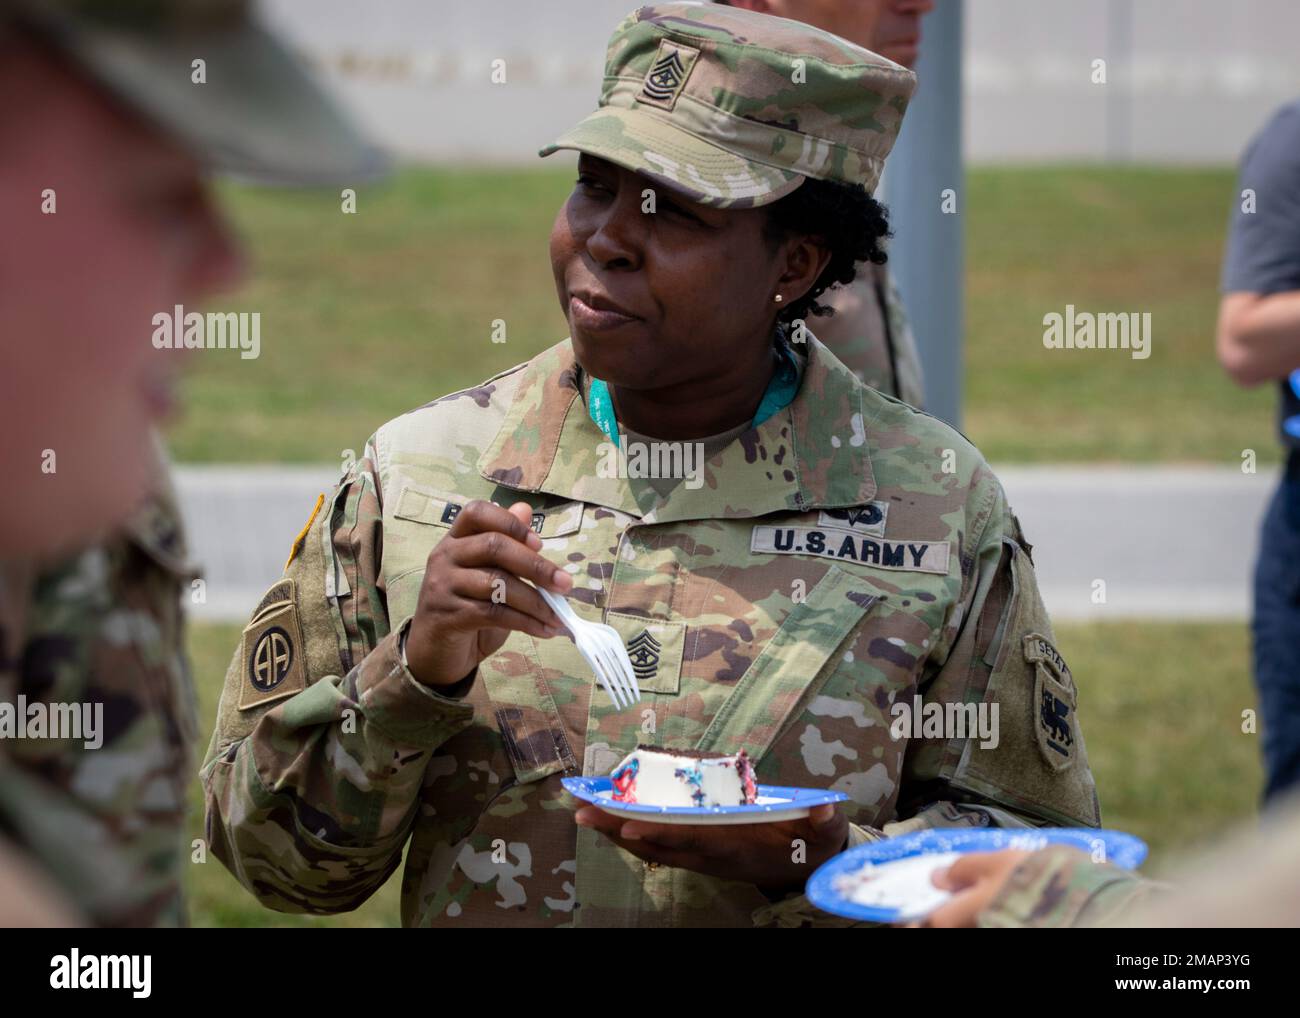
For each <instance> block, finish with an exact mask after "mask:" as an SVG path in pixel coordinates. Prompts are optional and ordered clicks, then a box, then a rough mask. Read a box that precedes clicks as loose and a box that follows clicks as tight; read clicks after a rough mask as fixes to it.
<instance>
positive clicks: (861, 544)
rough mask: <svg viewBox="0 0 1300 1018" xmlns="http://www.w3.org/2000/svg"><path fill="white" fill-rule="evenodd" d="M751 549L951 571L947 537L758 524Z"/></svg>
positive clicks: (918, 570) (883, 566)
mask: <svg viewBox="0 0 1300 1018" xmlns="http://www.w3.org/2000/svg"><path fill="white" fill-rule="evenodd" d="M749 550H750V551H754V552H766V553H768V554H774V555H816V556H818V557H821V558H831V559H835V560H836V561H839V562H858V563H860V564H862V565H864V566H872V567H874V568H876V569H898V570H901V571H903V572H912V573H938V574H939V575H941V576H942V575H946V574H947V572H948V557H949V554H950V552H951V546H950V545H949V543H948V542H947V541H909V540H907V539H905V538H902V539H896V540H893V541H885V540H880V539H878V538H874V537H863V536H860V535H858V534H856V533H851V532H849V531H846V530H840V529H833V528H830V527H827V528H825V529H820V528H817V527H777V526H763V525H760V526H757V527H755V528H754V529H753V530H752V531H751V532H750V538H749Z"/></svg>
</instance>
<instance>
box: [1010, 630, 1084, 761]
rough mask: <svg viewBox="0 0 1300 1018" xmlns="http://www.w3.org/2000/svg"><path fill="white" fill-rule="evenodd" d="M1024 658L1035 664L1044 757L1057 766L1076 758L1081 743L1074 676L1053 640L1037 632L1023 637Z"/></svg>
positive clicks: (1036, 710)
mask: <svg viewBox="0 0 1300 1018" xmlns="http://www.w3.org/2000/svg"><path fill="white" fill-rule="evenodd" d="M1021 646H1022V649H1023V651H1024V655H1025V660H1026V661H1027V662H1029V663H1030V664H1032V665H1033V666H1034V734H1035V735H1036V736H1037V737H1038V750H1039V752H1040V753H1042V754H1043V759H1044V760H1046V761H1047V762H1048V764H1050V765H1051V766H1052V767H1053V768H1055V769H1056V770H1064V769H1065V768H1066V767H1068V766H1070V764H1072V763H1073V762H1074V758H1075V747H1076V745H1077V744H1078V741H1079V740H1078V736H1077V730H1076V727H1075V720H1074V713H1075V705H1076V703H1077V694H1076V692H1075V686H1074V677H1073V676H1072V675H1071V674H1070V668H1069V666H1068V665H1066V663H1065V659H1064V658H1062V657H1061V655H1060V653H1059V652H1058V651H1057V649H1056V648H1055V647H1054V646H1052V642H1051V641H1050V640H1048V639H1047V637H1045V636H1041V635H1039V634H1038V633H1027V634H1025V636H1024V638H1023V640H1022V641H1021Z"/></svg>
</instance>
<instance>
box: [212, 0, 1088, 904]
mask: <svg viewBox="0 0 1300 1018" xmlns="http://www.w3.org/2000/svg"><path fill="white" fill-rule="evenodd" d="M741 40H744V41H741ZM796 61H798V62H800V64H801V65H803V66H806V74H807V82H806V84H803V85H800V86H797V87H794V88H792V87H791V82H792V81H793V80H794V79H793V77H792V74H793V72H794V68H795V64H796ZM913 83H914V79H913V76H912V75H911V74H910V73H909V72H908V71H906V70H905V69H903V68H900V67H898V66H896V65H893V64H891V63H888V62H887V61H884V60H881V59H880V58H878V57H877V56H875V55H874V54H871V53H869V52H866V51H864V50H862V49H860V48H858V47H856V46H853V45H851V44H849V43H847V42H845V41H843V40H841V39H839V38H836V37H834V36H830V35H827V34H825V33H823V32H820V31H818V30H816V29H813V28H808V27H804V26H800V25H796V24H795V23H792V22H784V21H777V20H774V19H771V18H766V17H763V16H760V15H755V14H753V13H751V12H747V11H739V10H732V9H728V8H725V7H718V6H709V5H699V4H665V5H661V6H655V7H647V8H642V9H641V10H639V11H637V12H634V13H633V14H632V15H630V16H629V17H628V18H627V19H626V20H625V21H624V22H623V24H622V25H620V26H619V28H618V29H617V31H616V32H615V34H614V37H613V38H612V40H611V43H610V47H609V51H608V62H607V67H606V78H605V82H604V90H603V92H602V97H601V106H600V109H599V110H597V111H596V112H595V113H593V114H592V115H591V116H590V117H588V118H587V119H586V120H584V121H583V122H582V123H581V124H579V125H578V126H577V127H575V128H574V129H573V130H571V131H570V132H568V133H567V134H566V135H564V136H563V137H562V138H561V139H560V140H559V141H558V142H556V144H555V145H553V146H550V147H548V149H546V150H544V151H543V154H550V153H551V152H553V151H556V150H558V149H562V148H563V149H576V150H578V151H579V152H580V153H581V155H580V158H579V167H578V172H579V177H578V182H577V184H576V186H575V189H574V192H573V194H572V195H571V196H570V198H569V200H568V202H567V203H566V204H565V206H564V207H563V208H562V209H561V210H560V212H559V215H558V216H557V218H556V221H555V225H554V228H553V231H552V235H551V261H552V267H553V270H554V274H555V278H556V287H557V293H558V295H559V297H560V303H561V306H562V307H563V308H564V309H565V312H566V315H567V318H568V325H569V328H570V330H571V333H570V334H571V337H572V338H571V340H565V341H564V342H561V343H559V344H557V345H556V346H554V347H552V348H551V349H549V350H546V351H544V352H543V353H541V354H539V355H538V356H537V357H535V358H533V359H532V360H531V361H529V362H527V363H525V364H521V365H518V366H516V367H514V368H511V369H509V370H507V371H504V372H502V373H501V374H499V375H497V376H495V377H494V378H491V379H489V380H487V381H486V382H484V383H482V384H481V385H479V386H476V387H474V388H471V389H468V390H465V391H462V392H458V393H453V394H451V395H448V396H444V397H442V398H441V399H437V400H434V401H433V402H432V403H429V404H428V405H426V406H424V407H421V408H419V409H417V410H415V411H413V412H411V413H408V414H406V415H404V416H401V417H398V418H396V419H395V420H393V421H390V422H389V423H388V424H386V425H384V426H383V427H382V428H380V430H379V431H378V433H377V434H376V435H375V436H373V437H372V439H371V440H370V441H369V442H368V443H367V446H366V450H365V454H364V456H363V457H362V459H361V460H360V461H359V462H358V463H357V464H356V465H355V466H354V467H353V468H351V469H350V470H349V471H348V473H347V474H346V475H345V476H344V478H343V480H342V483H341V484H340V486H339V487H338V488H337V489H336V490H335V492H334V493H333V495H332V496H331V497H330V498H328V499H327V500H325V502H324V505H323V508H322V507H320V506H319V505H318V511H317V512H314V513H313V514H312V518H311V519H310V520H309V521H308V526H307V527H306V528H305V530H304V534H303V537H302V538H301V539H300V540H299V541H298V542H295V544H294V546H293V551H292V555H291V559H290V563H289V565H288V566H287V568H286V571H285V574H284V578H283V579H281V580H280V581H279V582H277V583H276V584H275V585H274V586H273V587H272V588H271V589H270V590H269V591H267V593H266V595H265V597H264V598H263V600H262V602H261V604H260V605H259V606H258V607H257V609H256V610H255V611H254V613H253V615H252V617H251V619H250V621H249V624H248V626H247V627H246V628H245V630H244V634H243V638H242V641H241V644H240V646H239V647H237V648H236V650H235V653H234V656H233V658H232V660H231V664H230V668H229V670H228V672H227V675H226V685H225V689H224V691H223V694H222V699H221V704H220V707H219V715H218V719H217V725H216V729H215V731H214V734H213V739H212V744H211V746H210V748H209V752H208V757H207V760H206V762H205V764H204V768H203V782H204V787H205V793H206V803H207V830H208V837H209V840H210V842H211V844H212V847H213V851H214V853H215V854H217V855H218V856H219V857H220V858H221V859H222V860H223V861H224V862H225V863H226V864H227V865H228V866H229V868H230V869H231V871H232V873H234V874H235V875H236V877H237V878H238V879H239V880H240V881H241V882H242V883H243V884H244V885H245V886H246V887H247V888H248V889H249V890H250V891H252V893H253V894H255V895H256V896H257V897H258V899H259V900H261V901H262V902H264V903H265V904H267V905H268V906H270V907H272V908H276V909H280V910H284V911H298V912H313V913H329V912H340V911H346V910H349V909H352V908H354V907H356V906H357V905H358V904H359V903H360V902H361V901H363V900H364V899H365V898H366V897H367V896H368V895H370V894H371V893H372V892H373V891H374V890H375V889H376V888H378V887H379V886H380V885H381V884H382V883H383V882H384V880H385V879H386V878H387V877H388V875H389V874H390V873H392V872H393V870H394V869H395V868H396V867H397V866H398V865H399V864H400V862H401V859H402V854H403V849H404V848H406V846H407V844H408V842H409V843H410V845H409V851H407V854H406V868H405V875H404V881H403V894H402V920H403V923H404V924H405V925H408V926H409V925H456V924H465V923H468V924H477V925H515V924H520V925H538V926H552V925H562V924H577V925H589V926H590V925H703V924H708V925H740V926H747V925H751V924H758V925H774V924H788V925H799V924H807V923H817V922H822V921H826V922H835V920H832V919H831V918H830V917H826V916H822V915H819V914H818V913H816V912H815V910H813V909H812V908H811V907H810V906H809V905H808V903H807V901H806V899H805V898H804V897H803V895H802V893H801V889H802V885H803V883H804V881H805V879H806V878H807V876H808V874H809V873H810V872H811V870H812V867H814V866H815V865H817V864H818V863H820V862H821V861H823V860H825V859H826V858H829V857H830V856H831V855H833V854H834V853H836V852H838V851H840V850H841V849H843V848H844V847H845V846H846V845H847V844H855V843H858V842H861V841H863V840H866V839H871V838H879V837H882V836H884V835H885V834H889V833H899V832H902V831H907V830H913V829H917V828H922V827H927V826H970V825H976V826H980V825H987V824H996V825H1011V826H1025V825H1038V824H1044V823H1056V824H1067V825H1078V824H1083V825H1096V824H1098V822H1099V815H1098V807H1097V799H1096V791H1095V788H1094V786H1093V780H1092V775H1091V772H1090V770H1089V767H1088V762H1087V755H1086V752H1085V749H1084V745H1083V740H1082V737H1081V735H1080V733H1079V731H1078V724H1077V720H1076V715H1075V711H1074V707H1075V706H1076V701H1077V691H1076V689H1075V685H1074V680H1073V678H1072V676H1071V675H1070V674H1069V669H1068V667H1066V666H1065V664H1064V662H1063V661H1062V660H1061V658H1060V656H1059V655H1058V654H1057V653H1056V652H1055V650H1054V648H1053V646H1052V644H1053V638H1052V633H1051V627H1050V623H1049V621H1048V619H1047V617H1046V614H1045V612H1044V609H1043V607H1042V603H1041V601H1040V599H1039V596H1038V592H1037V587H1036V584H1035V579H1034V572H1033V566H1032V563H1031V561H1030V558H1029V547H1028V545H1027V544H1026V543H1025V542H1024V539H1023V537H1022V535H1021V533H1020V528H1019V525H1018V524H1017V522H1016V520H1015V517H1014V516H1013V515H1012V514H1011V511H1010V509H1009V507H1008V506H1007V503H1006V499H1005V496H1004V494H1003V492H1002V489H1001V486H1000V485H999V483H998V481H997V479H996V478H995V477H994V476H993V474H992V472H991V471H990V470H989V468H988V466H987V465H986V464H985V462H984V460H983V458H982V457H981V456H980V454H979V453H978V451H977V450H975V449H974V448H973V447H972V446H970V445H969V444H968V443H967V442H965V441H964V440H963V439H962V438H961V437H960V435H958V434H957V433H956V432H955V431H953V430H952V429H950V428H948V427H946V426H945V425H943V424H942V423H940V422H938V421H935V420H934V419H932V418H930V417H928V416H926V415H923V414H920V413H917V412H916V411H914V410H912V409H911V408H910V407H908V406H906V405H905V404H902V403H900V402H898V401H896V400H892V399H890V398H888V397H885V396H882V395H881V394H879V393H878V392H876V391H875V390H873V389H870V388H867V387H866V386H864V385H862V384H861V382H860V381H859V380H858V379H856V378H855V377H854V376H853V375H852V374H851V373H850V372H849V371H848V370H847V369H846V368H845V367H844V365H843V364H842V363H840V362H839V361H838V360H837V359H836V358H834V357H833V356H830V355H829V354H828V353H827V350H826V348H825V347H824V346H823V345H822V344H821V343H820V342H818V341H817V340H816V338H815V337H813V338H811V339H810V340H809V341H808V342H807V343H806V344H792V343H790V342H789V331H790V323H791V322H792V321H793V320H795V319H797V318H799V317H801V316H803V315H806V314H807V313H808V312H809V311H810V310H812V309H814V308H815V307H816V306H817V300H816V298H817V297H818V296H819V295H820V294H821V293H822V292H823V291H824V290H825V289H826V287H827V286H829V285H830V284H831V283H833V282H835V281H836V280H837V279H844V278H846V277H849V276H851V270H852V268H853V265H854V263H855V262H861V261H863V260H865V259H867V258H869V257H870V255H871V254H872V253H873V252H875V251H876V250H878V249H877V247H876V242H877V241H878V240H879V234H878V233H876V234H872V235H868V233H867V232H866V228H865V227H864V226H863V224H864V223H869V222H872V221H876V220H875V218H874V217H875V216H877V215H878V209H876V207H875V205H874V203H873V202H872V200H871V199H870V197H869V192H870V190H871V189H872V188H873V187H874V186H875V184H876V182H877V180H878V178H879V174H880V170H881V166H882V163H883V160H884V157H885V155H886V154H887V153H888V151H889V148H890V146H891V144H892V142H893V139H894V137H895V136H896V134H897V130H898V125H899V121H900V120H901V117H902V114H903V111H904V110H905V108H906V105H907V99H908V97H909V95H910V94H911V91H912V88H913ZM864 99H865V100H866V101H869V102H871V103H873V104H874V105H873V108H874V109H876V110H877V111H878V115H877V117H876V123H877V125H878V127H877V128H876V129H874V130H870V131H868V130H863V129H862V128H861V127H860V126H857V125H859V124H860V122H861V118H860V117H859V116H858V112H859V111H860V108H861V105H860V104H861V103H862V102H863V101H864ZM789 124H798V125H799V127H798V130H796V129H794V128H793V127H783V126H777V125H789ZM648 194H649V195H653V198H654V212H653V213H651V212H648V211H646V210H645V203H646V202H647V201H648V200H649V199H648V197H647V195H648ZM650 434H653V435H654V436H655V437H650ZM620 438H624V439H626V441H627V443H628V449H629V450H633V451H635V450H638V449H639V450H645V449H649V448H653V447H655V445H656V443H658V445H659V446H662V445H664V444H665V443H672V442H682V441H697V442H698V443H699V444H700V445H702V446H703V450H704V455H705V457H706V459H707V463H706V464H705V469H704V471H703V474H702V478H701V479H702V481H703V483H701V484H698V485H696V484H693V483H687V482H685V481H684V480H683V478H682V477H650V478H641V477H639V476H638V475H637V473H636V472H634V471H633V470H631V469H630V463H631V458H630V456H629V460H628V464H627V465H628V469H626V470H625V469H622V467H623V466H624V464H621V463H615V462H613V458H612V456H611V453H612V451H613V450H614V448H615V445H614V444H613V443H614V442H615V441H616V440H617V439H620ZM611 466H613V467H616V469H611ZM507 506H508V507H509V508H508V509H507V508H505V507H507ZM525 581H530V582H525ZM531 584H539V585H545V586H546V587H548V588H549V589H551V590H552V591H554V592H557V593H559V594H561V595H563V596H566V597H567V598H568V599H569V601H570V603H571V604H572V605H573V607H574V609H575V610H576V611H577V612H578V613H579V614H580V615H582V616H583V617H585V618H587V619H591V620H601V621H604V622H606V623H608V624H609V625H611V626H613V627H614V628H615V629H617V630H618V632H619V633H620V635H621V636H622V638H623V639H624V641H625V643H627V644H629V645H634V646H636V647H642V646H645V645H647V643H648V640H649V638H653V640H654V645H655V647H656V648H657V649H656V651H655V653H654V654H653V655H649V656H645V655H640V659H641V664H642V667H643V671H645V670H647V669H649V668H650V667H651V666H653V672H652V673H649V674H646V675H645V677H644V679H643V681H641V683H640V685H641V691H642V694H643V699H642V702H641V703H640V704H639V705H637V706H636V708H634V709H629V710H622V711H620V710H617V709H615V708H614V707H613V706H612V704H611V703H610V701H609V698H608V697H607V696H606V694H605V693H604V692H603V691H601V690H599V689H597V688H596V687H595V684H594V680H593V678H592V675H591V673H590V670H589V669H588V668H587V667H586V666H585V665H584V663H583V661H582V658H581V657H580V656H579V654H578V652H577V650H576V649H575V648H574V646H573V645H572V643H571V642H570V641H569V640H567V639H560V640H556V639H553V638H552V637H554V636H556V635H557V634H558V633H559V632H560V629H559V627H558V620H557V619H556V617H555V616H554V614H553V613H551V611H550V609H549V608H548V607H547V606H546V605H545V603H544V601H543V600H542V599H541V597H540V596H539V595H538V593H537V592H536V590H535V589H534V588H533V586H532V585H531ZM1044 690H1050V691H1051V693H1052V695H1053V696H1055V697H1057V698H1058V699H1059V700H1060V701H1061V703H1062V705H1063V709H1062V710H1061V711H1059V712H1057V717H1058V718H1059V719H1060V723H1061V724H1064V725H1066V726H1067V727H1068V728H1069V738H1068V740H1060V739H1058V740H1053V738H1052V735H1053V733H1052V732H1051V731H1049V730H1046V729H1045V728H1044V727H1043V726H1042V725H1041V724H1040V723H1039V717H1040V714H1039V709H1038V705H1039V703H1040V702H1041V700H1042V694H1043V691H1044ZM914 697H917V698H920V699H921V700H922V701H924V703H925V704H929V705H937V706H940V707H942V706H944V705H979V704H983V705H997V706H998V708H999V710H1000V731H999V739H998V742H997V747H996V748H988V749H981V748H980V747H979V746H978V744H977V741H976V740H974V739H970V738H965V737H961V736H960V735H953V733H951V732H949V733H941V734H939V735H935V736H934V737H927V738H913V737H906V738H901V739H895V738H893V737H892V736H891V719H892V714H891V713H890V709H891V706H892V705H893V704H895V703H898V702H902V703H906V704H912V703H913V702H914V701H913V698H914ZM1058 734H1059V733H1058ZM639 742H652V743H658V744H662V745H666V746H669V747H675V748H695V749H702V750H717V751H730V752H734V751H737V750H739V749H741V748H744V749H746V750H747V751H748V752H749V754H750V755H751V756H752V757H753V758H754V759H755V760H756V761H757V769H758V773H759V776H760V778H761V779H762V780H763V781H764V782H768V783H775V784H784V785H805V786H806V785H814V786H822V787H826V786H829V787H831V788H836V789H842V790H843V791H844V792H845V793H846V794H847V795H848V796H849V801H848V803H846V808H845V809H843V810H838V811H837V810H835V809H832V808H830V807H826V808H823V809H821V810H818V811H816V812H815V813H814V815H813V816H811V817H809V818H808V819H805V820H799V821H794V822H790V823H784V824H771V825H762V824H756V825H745V826H737V827H728V828H714V829H710V830H708V831H701V830H698V829H694V828H682V829H679V830H677V831H674V830H672V829H671V828H668V827H664V826H662V825H653V824H649V825H648V824H623V823H622V822H620V821H616V820H614V819H613V818H611V817H609V816H608V815H607V814H604V813H602V812H601V811H599V810H593V809H584V810H582V811H580V812H579V813H578V814H577V815H576V817H575V814H574V806H575V803H574V802H573V800H571V799H569V798H568V797H567V795H566V793H565V792H564V791H563V789H562V787H561V783H560V779H561V778H562V777H563V776H566V775H576V774H578V773H584V774H605V773H608V772H609V771H610V769H611V768H612V766H613V765H614V764H615V763H616V762H617V761H618V760H619V759H620V758H621V757H622V756H623V755H624V754H625V753H626V752H627V751H628V750H630V749H631V748H633V747H634V746H635V745H636V744H637V743H639ZM575 819H576V821H577V824H576V826H575ZM796 842H802V844H803V845H804V846H805V847H806V857H804V858H799V857H798V856H799V853H798V852H793V851H792V846H793V845H794V844H795V843H796Z"/></svg>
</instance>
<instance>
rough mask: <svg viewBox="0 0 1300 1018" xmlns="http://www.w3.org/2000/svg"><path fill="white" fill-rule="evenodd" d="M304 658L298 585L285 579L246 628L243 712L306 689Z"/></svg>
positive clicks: (241, 695)
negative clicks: (297, 595)
mask: <svg viewBox="0 0 1300 1018" xmlns="http://www.w3.org/2000/svg"><path fill="white" fill-rule="evenodd" d="M302 655H303V646H302V626H301V624H300V623H299V621H298V600H297V597H296V592H295V584H294V581H293V580H291V579H283V580H280V581H279V582H278V583H276V584H275V585H274V586H272V587H271V589H270V590H268V591H267V592H266V595H265V596H264V597H263V598H262V601H261V603H260V604H259V605H258V606H257V609H256V610H255V611H254V612H253V618H252V621H250V622H249V623H248V625H247V626H246V627H245V628H244V636H243V640H242V641H241V643H240V659H241V666H242V668H243V675H242V676H241V679H240V683H239V709H240V710H248V709H249V708H251V707H258V706H261V705H262V704H265V703H271V702H273V701H275V700H282V699H284V698H285V697H288V696H292V695H293V694H294V693H298V692H301V691H302V690H304V689H306V688H307V668H306V665H305V663H304V661H303V657H302Z"/></svg>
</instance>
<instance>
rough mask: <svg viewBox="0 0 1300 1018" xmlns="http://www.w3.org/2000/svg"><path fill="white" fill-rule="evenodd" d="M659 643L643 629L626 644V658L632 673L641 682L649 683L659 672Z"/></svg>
mask: <svg viewBox="0 0 1300 1018" xmlns="http://www.w3.org/2000/svg"><path fill="white" fill-rule="evenodd" d="M660 650H661V647H660V644H659V641H658V640H656V639H655V638H654V637H653V636H651V635H650V632H649V630H646V629H643V630H641V632H639V633H637V635H636V636H634V637H633V638H632V639H631V640H629V641H628V644H627V656H628V658H629V659H630V660H631V661H632V671H634V672H636V677H637V679H638V680H640V681H641V682H649V681H650V680H651V679H653V678H654V677H655V674H656V673H657V672H658V671H659V651H660Z"/></svg>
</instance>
